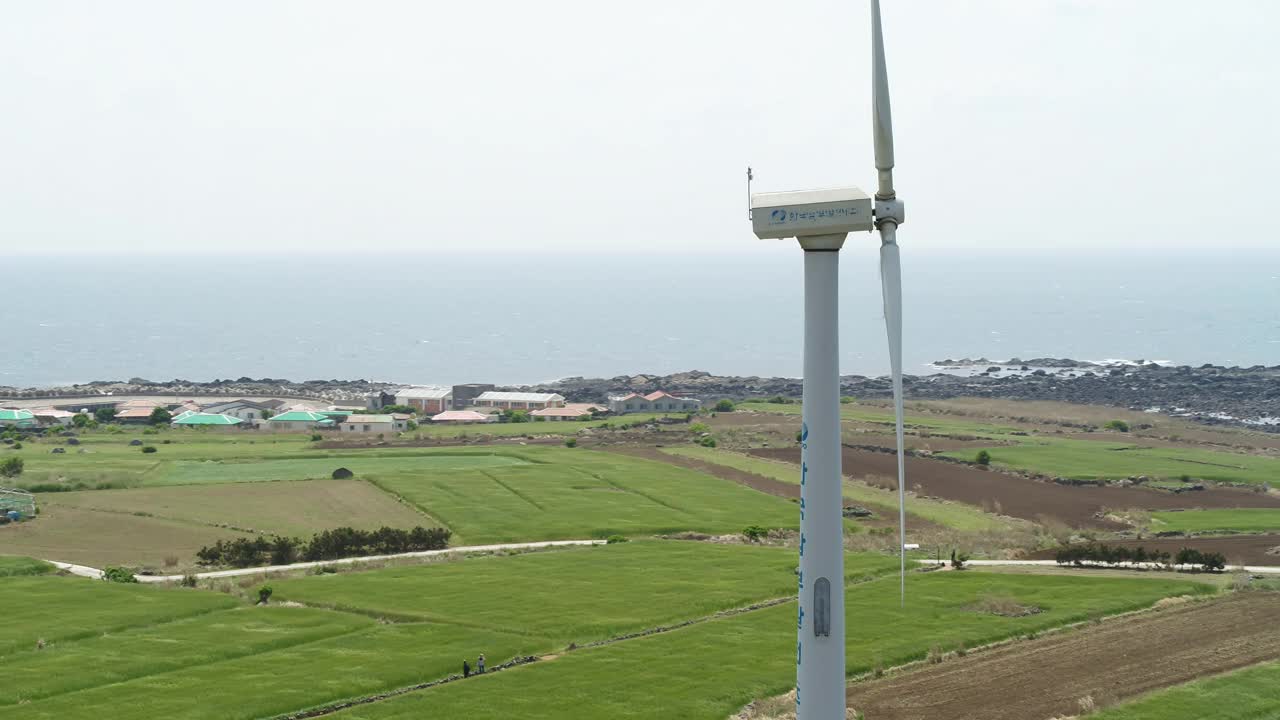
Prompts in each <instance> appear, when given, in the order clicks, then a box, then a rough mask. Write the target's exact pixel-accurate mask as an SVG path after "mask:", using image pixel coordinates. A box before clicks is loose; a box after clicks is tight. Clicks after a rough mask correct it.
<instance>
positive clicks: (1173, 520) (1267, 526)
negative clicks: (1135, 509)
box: [1151, 508, 1280, 533]
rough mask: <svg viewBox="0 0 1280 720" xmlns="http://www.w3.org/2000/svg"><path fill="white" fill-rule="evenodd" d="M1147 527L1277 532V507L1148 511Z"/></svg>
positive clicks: (1279, 521) (1279, 512)
mask: <svg viewBox="0 0 1280 720" xmlns="http://www.w3.org/2000/svg"><path fill="white" fill-rule="evenodd" d="M1151 519H1152V521H1153V522H1152V523H1151V529H1152V530H1155V531H1157V532H1165V531H1174V530H1176V531H1180V532H1187V533H1211V532H1228V533H1229V532H1243V533H1249V532H1277V531H1280V509H1273V508H1235V509H1225V510H1183V511H1181V512H1153V513H1151Z"/></svg>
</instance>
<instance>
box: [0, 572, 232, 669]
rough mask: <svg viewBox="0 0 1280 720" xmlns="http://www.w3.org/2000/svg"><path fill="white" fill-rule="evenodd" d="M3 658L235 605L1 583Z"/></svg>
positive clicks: (19, 580) (61, 582)
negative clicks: (40, 642) (43, 645)
mask: <svg viewBox="0 0 1280 720" xmlns="http://www.w3.org/2000/svg"><path fill="white" fill-rule="evenodd" d="M0 598H2V600H0V608H4V622H3V623H0V657H6V656H8V655H9V654H10V653H13V652H16V651H19V650H30V649H32V648H34V647H35V645H36V641H38V640H42V639H43V640H44V641H45V642H46V643H58V642H63V641H70V640H77V639H80V638H85V637H91V636H94V635H101V634H102V633H107V632H116V631H120V630H125V629H128V628H137V627H145V626H147V625H152V624H154V623H157V622H165V621H168V620H176V619H179V618H184V617H190V616H193V615H200V614H202V613H208V612H213V611H215V610H222V609H226V608H230V607H234V606H235V605H236V604H237V602H236V601H235V600H234V599H232V598H229V597H226V596H223V595H216V594H213V593H204V592H200V593H197V592H182V591H179V590H168V589H159V588H151V587H142V586H140V585H120V584H116V583H106V582H101V581H99V580H89V579H87V578H77V577H57V576H51V575H46V576H28V577H7V578H4V579H3V580H0Z"/></svg>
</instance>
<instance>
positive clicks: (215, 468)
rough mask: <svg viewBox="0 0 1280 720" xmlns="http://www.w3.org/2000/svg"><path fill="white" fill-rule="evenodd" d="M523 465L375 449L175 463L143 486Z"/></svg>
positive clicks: (491, 457)
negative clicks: (343, 471) (340, 470)
mask: <svg viewBox="0 0 1280 720" xmlns="http://www.w3.org/2000/svg"><path fill="white" fill-rule="evenodd" d="M525 464H527V463H526V461H525V460H523V459H522V458H520V457H517V456H513V455H497V454H492V453H460V452H438V451H437V452H432V453H430V454H428V453H419V454H413V455H410V454H404V453H402V452H397V453H394V454H392V453H390V452H389V453H386V454H380V453H378V452H376V451H374V452H370V453H367V454H355V455H329V456H324V457H309V458H289V459H265V458H243V459H235V460H202V461H197V460H179V461H176V462H174V463H171V464H169V465H168V466H166V467H165V468H163V469H162V470H160V471H158V472H156V473H154V474H152V475H148V476H146V477H145V479H144V482H145V484H147V485H192V484H200V483H250V482H271V481H276V480H308V479H314V478H328V477H330V476H331V475H332V473H333V471H334V470H336V469H338V468H340V467H345V468H347V469H348V470H350V471H352V472H353V473H355V474H356V475H357V476H360V477H368V476H370V475H381V474H384V473H413V474H419V473H442V472H454V471H460V470H476V469H480V468H497V467H506V466H513V465H525Z"/></svg>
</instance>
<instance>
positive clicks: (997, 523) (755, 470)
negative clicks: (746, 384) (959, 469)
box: [661, 447, 1009, 530]
mask: <svg viewBox="0 0 1280 720" xmlns="http://www.w3.org/2000/svg"><path fill="white" fill-rule="evenodd" d="M661 452H663V453H666V454H670V455H675V456H677V457H686V458H692V459H696V460H700V461H704V462H707V463H714V464H715V465H722V466H725V467H729V468H733V469H735V470H739V471H742V472H746V473H752V474H754V475H756V476H760V477H763V478H768V479H770V480H772V481H773V482H775V483H782V484H783V487H785V488H786V489H787V490H788V491H789V492H790V496H792V497H800V473H799V470H798V469H797V468H796V466H795V465H793V464H791V463H788V462H784V461H779V460H768V459H765V458H761V457H751V456H748V455H743V454H741V453H735V452H728V451H725V450H712V449H710V448H702V447H675V448H663V449H662V451H661ZM844 496H845V497H846V498H848V499H849V500H852V501H853V502H856V503H860V504H862V505H866V506H867V507H869V508H871V509H874V510H876V511H877V512H882V513H885V514H886V515H888V516H894V517H896V515H897V512H898V510H897V506H898V496H897V494H896V493H895V492H891V491H889V490H886V489H884V488H880V487H875V486H872V485H867V484H864V483H859V482H856V481H855V482H849V481H847V482H846V483H845V486H844ZM913 516H914V518H918V519H920V520H924V521H926V522H930V523H933V524H935V525H940V526H943V527H949V528H955V529H957V530H998V529H1003V528H1005V527H1007V526H1008V524H1009V523H1008V522H1007V521H1005V520H1002V519H1001V518H1000V517H998V516H995V515H991V514H989V513H985V512H983V511H982V510H980V509H979V508H976V507H973V506H971V505H964V504H961V503H954V502H939V501H937V500H931V499H928V498H921V497H914V496H908V497H907V528H908V529H911V526H912V522H911V521H912V519H913ZM895 524H896V521H895Z"/></svg>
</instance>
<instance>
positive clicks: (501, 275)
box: [0, 245, 1280, 387]
mask: <svg viewBox="0 0 1280 720" xmlns="http://www.w3.org/2000/svg"><path fill="white" fill-rule="evenodd" d="M747 247H748V249H747V250H746V251H744V252H742V253H738V254H724V255H702V256H694V255H684V254H674V255H669V254H661V253H652V254H636V255H617V254H600V255H594V254H591V253H578V254H560V255H548V254H532V253H530V254H520V255H504V254H480V253H476V254H465V253H453V254H447V255H441V254H403V255H379V254H359V255H357V254H352V255H350V256H332V255H330V256H323V255H322V256H314V257H305V256H288V257H286V256H236V257H231V256H226V255H223V256H150V257H148V256H141V257H121V256H59V257H16V258H15V257H9V258H3V259H0V282H2V283H3V292H2V293H0V386H3V385H8V386H17V387H40V386H55V385H66V384H72V383H78V382H86V381H90V380H127V379H130V378H135V377H137V378H145V379H148V380H155V381H161V380H171V379H175V378H181V379H186V380H196V381H208V380H214V379H220V378H229V379H236V378H239V377H244V376H247V377H251V378H261V377H272V378H287V379H291V380H308V379H344V380H347V379H367V380H381V381H389V382H398V383H414V384H453V383H464V382H492V383H498V384H532V383H540V382H545V381H552V380H556V379H559V378H564V377H569V376H586V377H612V376H617V375H633V374H639V373H645V374H657V373H663V374H665V373H671V372H678V371H685V370H704V371H707V372H711V373H714V374H720V375H760V376H789V377H798V376H799V375H800V374H801V368H802V364H801V350H802V334H803V315H802V311H803V304H802V298H803V295H802V292H803V261H802V255H801V253H800V252H799V251H797V250H794V248H789V247H788V248H786V249H785V251H784V249H783V248H782V247H781V246H780V245H779V246H777V247H774V246H770V247H769V248H768V249H767V250H759V249H758V247H759V246H755V247H753V246H747ZM841 256H842V257H841V289H840V333H841V337H840V366H841V371H842V372H844V373H847V374H860V375H868V376H878V375H884V374H886V373H887V372H888V370H889V361H888V355H887V352H886V346H885V330H884V321H883V314H882V304H881V297H880V279H879V266H878V260H877V257H878V256H877V252H876V249H875V248H874V247H866V248H863V247H860V246H859V247H852V248H847V249H846V250H845V251H844V252H842V253H841ZM903 286H904V289H903V294H904V298H905V300H904V341H903V343H904V352H903V354H904V366H905V369H906V371H907V372H908V373H913V374H927V373H930V372H934V371H935V368H933V367H932V365H931V364H932V363H933V362H934V361H937V360H942V359H947V358H952V359H959V358H965V357H968V358H978V357H986V358H989V359H991V360H997V361H999V360H1007V359H1009V358H1014V357H1017V358H1021V359H1028V358H1033V357H1069V358H1074V359H1083V360H1109V359H1128V360H1145V361H1148V362H1162V363H1173V364H1189V365H1200V364H1204V363H1212V364H1216V365H1228V366H1230V365H1239V366H1251V365H1280V250H1278V251H1270V250H1250V251H1243V250H1242V251H1231V252H1218V253H1215V254H1209V253H1191V252H1184V253H1163V252H1156V251H1150V252H1137V251H1131V252H1128V253H1125V252H1120V253H1114V252H1110V251H1105V250H1087V251H1086V250H1082V251H1078V252H1076V251H1073V252H1065V251H1003V252H996V251H981V252H978V251H975V252H963V251H958V250H951V251H947V252H942V253H938V252H925V251H922V250H919V249H910V248H904V250H903Z"/></svg>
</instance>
